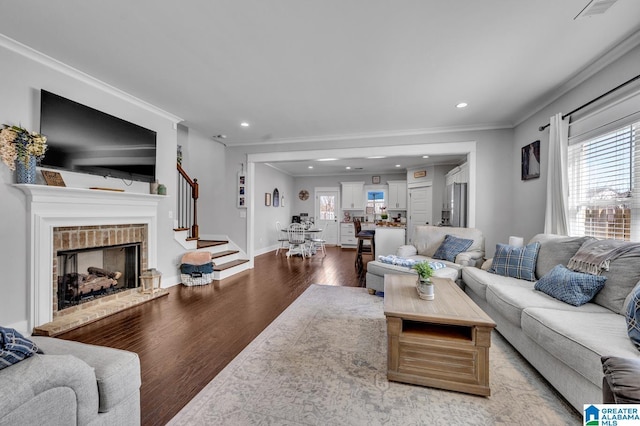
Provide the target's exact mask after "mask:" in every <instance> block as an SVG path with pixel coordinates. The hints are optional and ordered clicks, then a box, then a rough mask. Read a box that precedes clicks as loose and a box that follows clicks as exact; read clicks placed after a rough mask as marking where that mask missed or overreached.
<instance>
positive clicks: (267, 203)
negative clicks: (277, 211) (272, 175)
mask: <svg viewBox="0 0 640 426" xmlns="http://www.w3.org/2000/svg"><path fill="white" fill-rule="evenodd" d="M264 205H265V206H267V207H269V206H270V205H271V193H270V192H265V193H264Z"/></svg>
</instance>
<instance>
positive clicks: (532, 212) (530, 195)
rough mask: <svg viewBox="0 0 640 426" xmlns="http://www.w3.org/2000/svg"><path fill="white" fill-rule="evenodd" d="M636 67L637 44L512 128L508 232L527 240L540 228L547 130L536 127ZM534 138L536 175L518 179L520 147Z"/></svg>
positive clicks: (610, 85)
mask: <svg viewBox="0 0 640 426" xmlns="http://www.w3.org/2000/svg"><path fill="white" fill-rule="evenodd" d="M639 69H640V46H638V47H636V48H635V49H633V50H632V51H631V52H629V53H627V54H626V55H624V57H622V58H621V59H619V60H617V61H616V62H614V63H612V64H611V65H609V66H608V67H606V68H604V69H603V70H602V71H600V72H599V73H597V74H595V75H594V76H593V77H591V78H589V79H588V80H586V81H584V82H583V83H582V84H580V85H579V86H577V87H576V88H575V89H573V90H571V91H569V92H568V93H566V94H565V95H563V96H561V97H560V98H559V99H557V100H556V101H555V102H553V103H551V104H550V105H548V106H546V107H545V108H543V109H542V110H541V111H539V112H537V113H535V114H534V115H532V116H531V117H530V118H528V119H527V120H526V121H524V122H523V123H521V124H520V125H518V126H517V127H516V128H515V141H514V145H513V150H512V154H511V163H512V164H513V168H512V171H511V175H510V176H509V179H510V180H511V181H513V182H514V188H513V193H512V194H513V200H512V213H513V216H514V221H513V228H512V229H511V232H512V235H518V236H522V237H524V239H525V241H528V240H529V239H530V238H531V237H533V236H534V235H535V234H537V233H540V232H543V230H544V213H545V206H546V193H547V178H546V176H547V166H548V159H549V129H548V128H547V129H546V130H544V131H542V132H540V131H538V127H539V126H541V125H545V124H547V123H549V118H550V117H551V116H553V115H555V114H557V113H563V114H566V113H568V112H569V111H572V110H574V109H575V108H577V107H579V106H580V105H583V104H585V103H587V102H589V101H591V100H592V99H595V98H597V97H598V96H600V95H602V94H603V93H606V92H608V91H609V90H611V89H613V88H614V87H616V86H618V85H619V84H621V83H623V82H625V81H627V80H629V79H631V78H632V77H635V76H636V75H637V74H638V70H639ZM636 87H637V85H636ZM567 119H568V118H567ZM538 139H539V140H540V154H541V159H540V162H541V164H540V178H539V179H533V180H528V181H522V180H520V149H521V148H522V147H523V146H525V145H527V144H530V143H531V142H533V141H535V140H538Z"/></svg>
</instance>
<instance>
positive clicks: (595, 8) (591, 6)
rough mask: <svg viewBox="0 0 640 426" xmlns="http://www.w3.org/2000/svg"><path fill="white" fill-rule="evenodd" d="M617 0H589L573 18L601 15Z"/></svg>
mask: <svg viewBox="0 0 640 426" xmlns="http://www.w3.org/2000/svg"><path fill="white" fill-rule="evenodd" d="M617 1H618V0H591V1H590V2H589V3H588V4H587V5H586V6H585V7H584V9H582V11H581V12H580V13H578V15H577V16H576V17H575V18H573V19H578V18H589V17H591V16H593V15H602V14H603V13H605V12H606V11H607V10H609V8H610V7H611V6H613V4H614V3H615V2H617Z"/></svg>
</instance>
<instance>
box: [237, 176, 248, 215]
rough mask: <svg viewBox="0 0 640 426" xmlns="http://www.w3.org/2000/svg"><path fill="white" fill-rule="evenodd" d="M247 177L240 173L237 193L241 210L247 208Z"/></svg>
mask: <svg viewBox="0 0 640 426" xmlns="http://www.w3.org/2000/svg"><path fill="white" fill-rule="evenodd" d="M246 182H247V177H246V176H245V175H244V174H243V173H238V182H237V186H238V189H237V191H236V197H237V201H238V202H237V205H236V207H238V208H239V209H246V208H247V185H246Z"/></svg>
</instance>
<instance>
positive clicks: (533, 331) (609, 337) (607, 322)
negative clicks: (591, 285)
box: [522, 303, 639, 387]
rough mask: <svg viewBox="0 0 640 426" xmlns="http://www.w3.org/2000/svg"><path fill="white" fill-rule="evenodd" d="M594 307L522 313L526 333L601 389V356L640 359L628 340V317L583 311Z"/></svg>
mask: <svg viewBox="0 0 640 426" xmlns="http://www.w3.org/2000/svg"><path fill="white" fill-rule="evenodd" d="M565 306H569V305H565ZM590 306H594V304H593V303H587V304H586V305H583V306H581V307H577V308H573V307H571V306H569V307H570V308H573V309H572V310H559V309H547V308H527V309H525V310H524V312H523V313H522V331H523V332H524V333H525V335H527V336H529V337H530V338H531V339H533V340H535V341H536V343H537V344H538V345H540V346H541V347H542V348H543V349H545V350H546V351H547V352H549V353H550V354H551V355H553V356H554V357H556V358H558V359H559V360H560V361H562V362H563V363H564V364H566V365H567V367H569V368H572V369H573V370H575V371H576V372H577V373H579V374H581V375H582V376H583V377H585V378H586V379H587V380H589V381H590V382H591V383H593V384H594V385H595V386H598V387H600V386H601V385H602V366H601V361H600V357H601V356H603V355H614V356H621V357H628V358H638V356H639V355H638V351H637V350H636V349H635V347H634V346H633V344H632V343H631V341H630V340H629V338H628V337H627V333H626V327H625V320H624V316H622V315H618V314H616V313H613V312H611V311H608V312H600V313H593V312H587V311H586V310H583V308H587V307H590ZM595 306H597V305H595Z"/></svg>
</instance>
